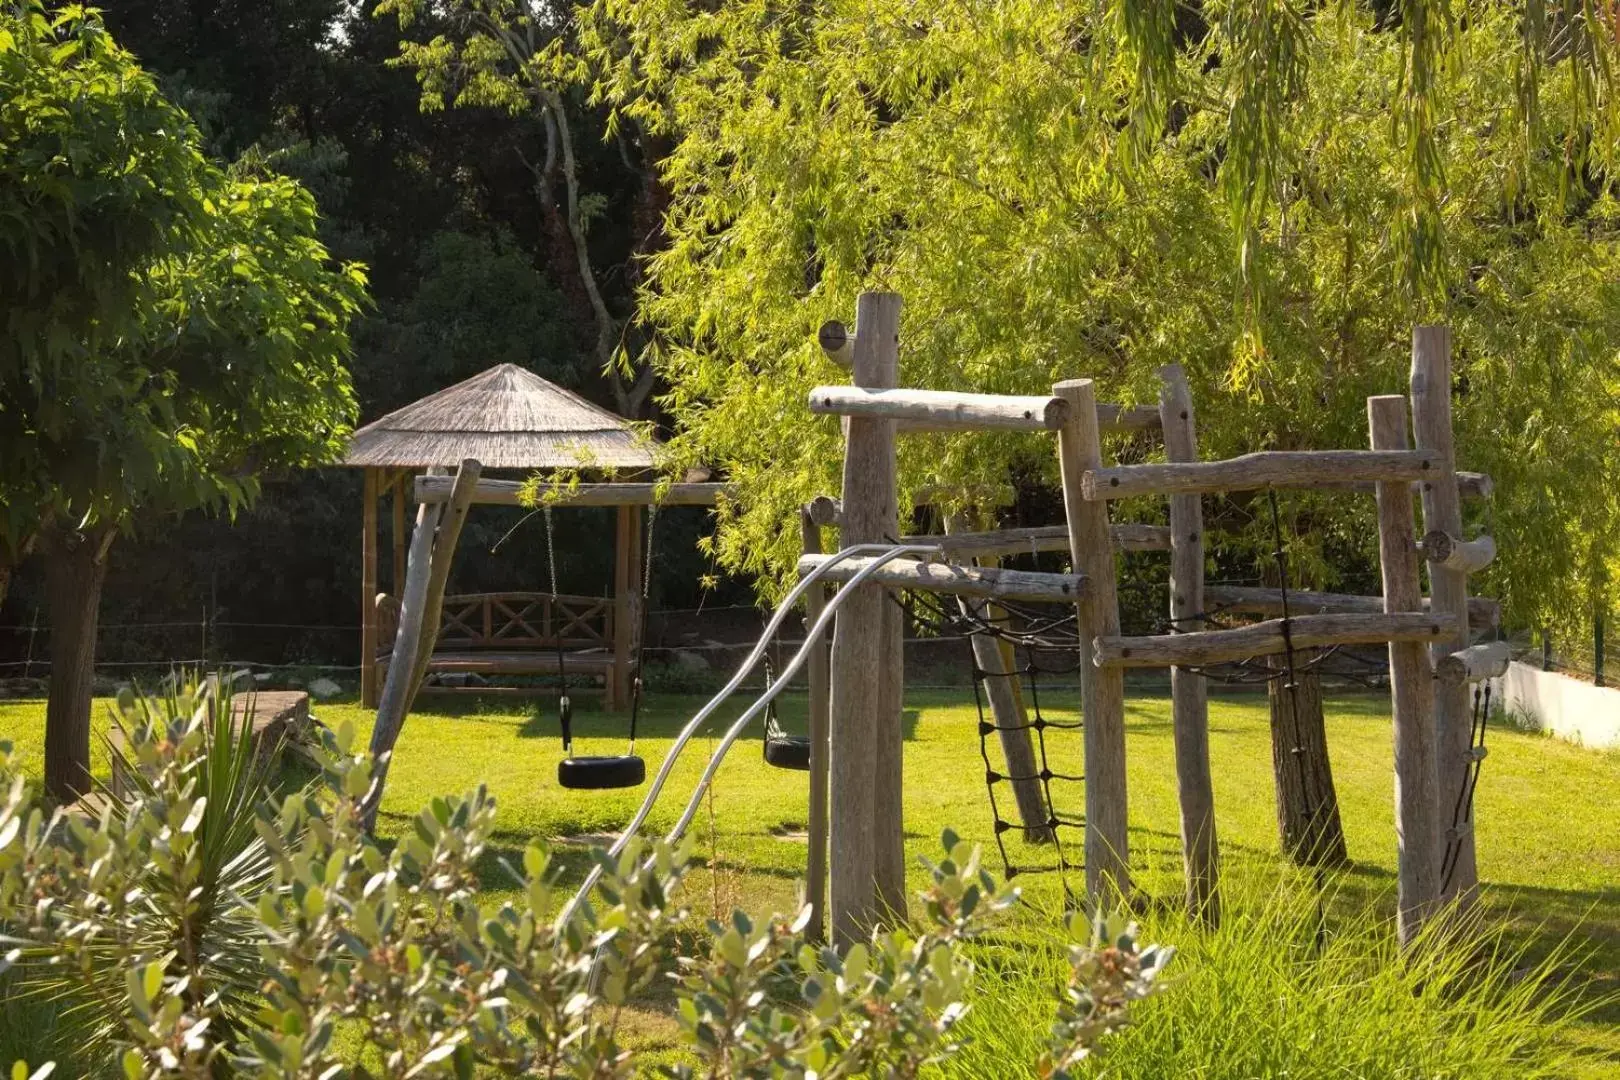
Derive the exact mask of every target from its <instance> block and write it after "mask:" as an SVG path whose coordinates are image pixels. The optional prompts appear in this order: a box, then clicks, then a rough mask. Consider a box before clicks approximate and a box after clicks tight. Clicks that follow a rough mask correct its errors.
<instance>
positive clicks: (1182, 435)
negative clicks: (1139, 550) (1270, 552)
mask: <svg viewBox="0 0 1620 1080" xmlns="http://www.w3.org/2000/svg"><path fill="white" fill-rule="evenodd" d="M1159 378H1160V380H1161V382H1162V386H1161V387H1160V389H1159V421H1160V426H1161V427H1162V428H1163V429H1164V450H1165V457H1166V459H1167V460H1169V461H1197V460H1198V429H1197V426H1196V425H1195V423H1194V421H1193V405H1192V391H1191V390H1190V389H1188V386H1187V373H1186V372H1185V371H1183V370H1182V367H1181V365H1180V364H1168V365H1166V366H1165V367H1162V368H1160V369H1159ZM1203 610H1204V509H1203V502H1202V499H1201V498H1200V496H1198V495H1172V496H1171V497H1170V621H1171V626H1172V627H1173V628H1174V629H1175V630H1200V629H1202V628H1203V627H1202V626H1200V625H1199V624H1197V623H1194V622H1191V621H1190V620H1193V619H1196V618H1197V617H1198V615H1199V614H1200V613H1201V612H1203ZM1170 710H1171V716H1172V730H1173V734H1174V737H1175V747H1176V791H1177V796H1178V799H1179V802H1180V804H1181V855H1182V862H1183V865H1184V869H1185V873H1186V878H1187V908H1188V910H1189V911H1191V912H1192V913H1193V914H1194V916H1196V917H1198V918H1200V919H1202V920H1203V921H1204V922H1206V923H1208V924H1210V925H1214V924H1216V923H1218V922H1219V921H1220V917H1221V912H1220V899H1219V894H1218V891H1217V890H1218V887H1219V884H1220V865H1219V859H1220V847H1219V845H1218V843H1217V841H1216V836H1215V785H1214V782H1213V780H1212V779H1211V778H1210V769H1209V687H1208V686H1207V685H1206V684H1205V682H1204V677H1203V675H1201V674H1199V673H1198V672H1196V671H1189V670H1188V669H1187V668H1185V667H1180V666H1174V667H1171V669H1170Z"/></svg>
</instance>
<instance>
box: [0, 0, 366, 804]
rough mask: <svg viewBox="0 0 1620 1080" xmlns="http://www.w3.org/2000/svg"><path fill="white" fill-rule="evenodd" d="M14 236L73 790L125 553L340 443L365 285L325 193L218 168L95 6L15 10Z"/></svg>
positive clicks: (30, 443) (3, 80)
mask: <svg viewBox="0 0 1620 1080" xmlns="http://www.w3.org/2000/svg"><path fill="white" fill-rule="evenodd" d="M0 241H3V242H4V243H5V244H6V245H7V246H8V247H9V248H10V249H11V251H12V252H13V253H14V255H13V257H12V258H11V259H10V260H9V261H8V262H7V264H6V266H5V269H4V270H0V274H3V275H4V278H0V280H5V281H6V283H7V284H8V285H10V286H12V287H13V288H12V289H8V290H7V292H6V293H5V294H4V295H3V296H0V305H3V307H0V314H3V315H4V318H5V323H6V328H7V329H8V330H10V331H12V333H11V335H10V336H9V337H8V339H7V340H6V342H5V343H4V345H0V453H3V455H4V458H3V460H4V461H5V462H6V469H5V472H4V475H0V494H3V496H4V507H5V513H4V518H3V521H0V525H3V526H4V530H5V531H4V540H5V543H4V544H3V545H0V559H9V558H14V557H16V556H18V555H20V554H22V553H23V552H24V551H26V549H27V548H28V547H30V546H33V545H34V544H35V542H36V541H37V546H38V548H39V550H40V554H41V557H42V558H43V559H44V561H45V568H46V575H45V576H46V599H47V606H48V608H49V613H50V620H51V687H50V701H49V704H48V706H47V712H46V736H45V743H46V745H45V772H46V782H47V785H48V786H49V788H50V789H51V792H52V794H54V795H56V796H58V797H63V798H67V797H71V796H73V795H76V794H78V793H81V792H82V791H84V790H85V789H86V787H87V785H88V782H89V771H88V770H89V752H90V735H89V717H90V683H91V680H90V676H91V671H92V665H93V661H94V656H95V638H96V626H97V613H98V608H99V604H100V594H101V582H102V578H103V576H104V574H105V569H106V556H107V551H108V548H109V547H110V545H111V544H112V542H113V540H114V539H115V537H116V536H118V535H119V534H120V533H121V532H123V531H126V530H129V529H132V528H136V527H141V526H144V527H148V528H161V527H163V526H164V524H165V523H166V522H167V521H169V520H172V519H173V516H174V515H175V514H178V513H180V512H183V511H187V510H192V509H206V510H214V511H225V512H233V511H235V510H236V509H238V508H239V507H241V506H243V505H245V504H247V503H248V502H249V501H251V500H252V498H253V497H254V496H255V495H256V494H257V491H258V476H259V475H260V473H262V472H264V471H266V470H271V469H278V468H286V467H292V466H298V465H304V464H310V463H315V462H320V461H325V460H329V459H330V458H332V457H334V456H336V455H337V454H338V453H339V452H341V449H342V446H343V441H344V437H345V434H346V432H347V430H348V427H349V425H350V424H351V423H352V420H353V415H354V402H353V398H352V395H351V393H350V390H349V379H348V372H347V370H346V368H345V367H344V359H345V358H346V356H347V352H348V336H347V326H348V323H349V320H350V319H351V318H352V316H353V315H354V314H355V313H356V312H357V311H358V310H359V307H360V305H361V304H362V303H363V301H364V288H363V284H364V279H363V275H362V273H361V271H360V269H359V268H358V267H354V266H346V267H338V266H334V265H332V263H331V261H330V260H329V259H328V257H327V253H326V250H325V249H324V248H323V247H322V246H321V244H320V243H319V242H318V241H317V240H316V238H315V206H314V201H313V200H312V199H311V197H310V196H309V194H308V192H306V191H304V190H303V189H302V188H301V187H299V185H297V184H296V183H294V182H292V181H290V180H287V179H285V178H281V177H275V176H266V175H252V174H250V173H248V172H238V173H233V172H227V171H225V170H222V169H221V168H219V167H217V166H215V165H212V164H210V163H209V162H207V161H206V160H205V159H204V158H203V156H202V154H201V152H200V150H199V138H198V135H197V132H196V130H195V129H194V128H193V127H192V126H191V124H190V121H189V120H188V119H187V118H186V115H185V114H184V113H183V112H182V111H180V110H179V109H177V108H175V107H174V106H173V105H171V104H169V103H168V102H167V101H165V100H164V99H163V97H162V95H161V94H160V93H159V92H158V91H157V89H156V88H155V86H154V85H153V83H152V81H151V80H150V78H148V77H147V76H146V75H145V73H143V72H142V71H141V70H140V69H139V67H138V66H137V65H136V64H135V62H134V60H133V58H132V57H130V56H129V54H128V53H126V52H124V51H123V50H121V49H119V48H118V46H117V45H116V44H115V43H113V42H112V41H111V40H110V39H109V38H108V36H107V34H106V32H105V30H104V29H103V28H102V26H101V23H100V21H99V19H98V17H97V16H96V15H95V14H94V13H92V12H89V11H88V10H86V9H83V8H77V7H70V8H64V9H62V11H61V12H60V13H58V14H50V13H47V12H46V11H45V10H44V9H43V8H40V7H38V6H34V5H30V6H28V7H26V8H23V9H20V10H19V9H16V8H0ZM6 565H9V563H7V564H6Z"/></svg>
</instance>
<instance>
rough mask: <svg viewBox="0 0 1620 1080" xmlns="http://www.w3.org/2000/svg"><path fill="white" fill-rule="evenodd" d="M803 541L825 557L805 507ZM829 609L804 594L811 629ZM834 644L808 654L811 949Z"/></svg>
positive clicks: (820, 874) (817, 594)
mask: <svg viewBox="0 0 1620 1080" xmlns="http://www.w3.org/2000/svg"><path fill="white" fill-rule="evenodd" d="M799 539H800V541H801V543H802V545H803V552H804V554H806V555H818V554H820V553H821V526H820V525H819V524H817V523H816V521H815V520H814V519H813V518H812V517H811V515H810V511H809V510H808V508H807V509H805V510H802V511H800V513H799ZM826 607H827V590H826V589H824V588H822V587H821V586H819V585H818V586H814V587H812V588H811V589H810V591H809V592H807V593H805V594H804V625H805V627H806V628H807V629H808V628H809V627H811V626H814V625H815V624H816V620H818V619H820V618H821V613H822V612H823V611H824V610H826ZM830 664H831V656H830V643H829V642H828V641H827V639H826V638H825V637H824V638H822V640H821V641H818V642H817V643H816V644H815V646H814V647H813V651H812V652H811V653H810V659H809V661H808V663H807V665H806V668H805V671H806V675H805V678H806V680H807V681H808V682H809V684H810V704H809V708H810V722H809V729H810V820H809V821H808V822H807V823H806V824H805V832H806V833H808V834H809V835H808V836H807V837H806V839H807V841H808V844H809V847H810V853H809V859H808V860H807V861H806V865H805V871H804V885H805V899H806V902H807V903H808V904H809V905H810V925H809V926H807V927H805V939H806V940H807V941H809V942H810V943H811V944H813V945H821V944H825V943H826V940H827V765H828V760H829V757H828V754H829V751H830V750H831V743H830V741H829V738H828V732H829V730H830V729H829V722H830V719H831V717H830V715H829V712H830V707H831V703H832V669H831V666H830Z"/></svg>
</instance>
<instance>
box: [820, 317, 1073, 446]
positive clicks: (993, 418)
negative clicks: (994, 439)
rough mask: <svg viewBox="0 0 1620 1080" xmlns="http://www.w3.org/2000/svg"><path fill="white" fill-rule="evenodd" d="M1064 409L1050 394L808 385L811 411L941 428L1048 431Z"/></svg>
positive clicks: (1055, 424)
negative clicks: (809, 386) (974, 392)
mask: <svg viewBox="0 0 1620 1080" xmlns="http://www.w3.org/2000/svg"><path fill="white" fill-rule="evenodd" d="M857 340H859V335H857ZM1063 410H1064V406H1063V403H1062V402H1061V401H1059V400H1058V399H1056V398H1051V397H1036V396H1013V395H1004V394H967V393H960V392H957V391H952V390H914V389H910V388H900V389H889V388H881V389H877V388H867V387H861V386H818V387H816V388H815V389H814V390H812V391H810V411H811V412H813V413H819V414H822V415H830V416H863V417H869V418H872V419H878V420H909V421H919V422H922V423H926V424H927V425H929V427H930V428H931V429H933V430H939V431H948V430H966V431H978V430H995V429H1002V430H1007V431H1051V430H1054V429H1055V428H1056V427H1057V426H1058V425H1059V424H1060V423H1062V414H1063Z"/></svg>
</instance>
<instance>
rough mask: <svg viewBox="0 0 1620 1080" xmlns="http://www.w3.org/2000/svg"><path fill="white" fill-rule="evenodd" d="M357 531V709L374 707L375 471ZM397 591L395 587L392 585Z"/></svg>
mask: <svg viewBox="0 0 1620 1080" xmlns="http://www.w3.org/2000/svg"><path fill="white" fill-rule="evenodd" d="M361 490H362V495H361V498H362V499H363V500H364V503H363V509H362V511H361V527H360V706H361V708H365V709H373V708H376V706H377V695H378V693H379V687H378V686H377V651H378V646H379V645H380V642H378V640H377V470H376V469H367V470H366V471H365V479H364V482H363V485H362V488H361ZM394 588H395V589H398V588H399V583H398V582H395V583H394Z"/></svg>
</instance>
